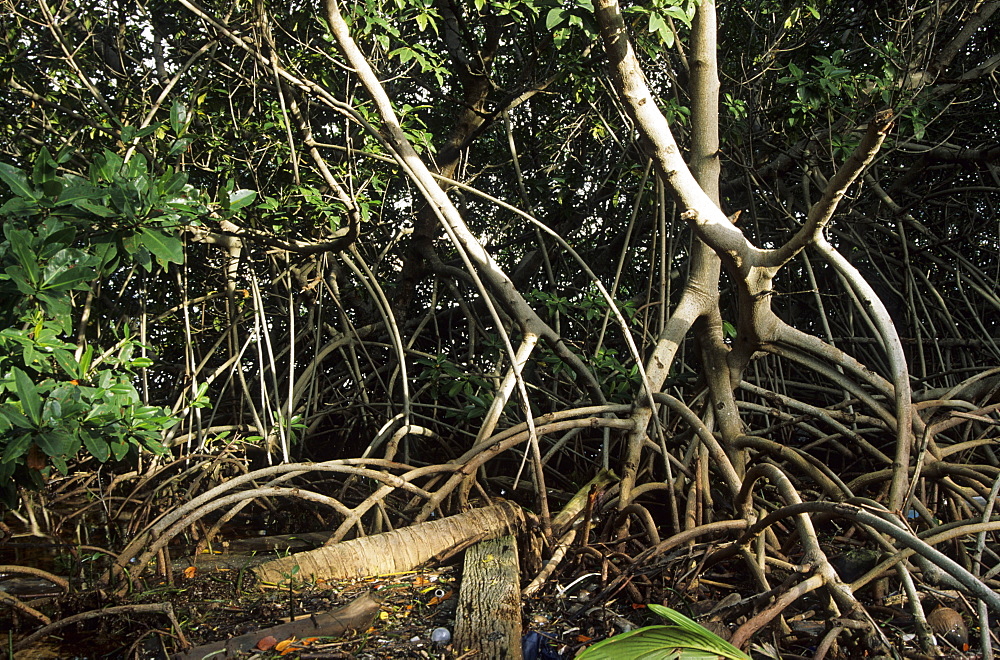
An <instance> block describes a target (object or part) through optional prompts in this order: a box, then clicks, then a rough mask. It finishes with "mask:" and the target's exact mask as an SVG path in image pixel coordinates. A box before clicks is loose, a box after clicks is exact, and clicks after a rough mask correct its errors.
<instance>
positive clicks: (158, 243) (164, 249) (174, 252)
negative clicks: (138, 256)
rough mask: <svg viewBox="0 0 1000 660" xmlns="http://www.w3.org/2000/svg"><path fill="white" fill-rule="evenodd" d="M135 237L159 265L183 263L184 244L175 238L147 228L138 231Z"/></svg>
mask: <svg viewBox="0 0 1000 660" xmlns="http://www.w3.org/2000/svg"><path fill="white" fill-rule="evenodd" d="M137 236H138V238H139V241H140V243H141V244H142V246H143V247H144V248H146V249H147V250H149V251H150V252H151V253H152V254H153V256H155V257H156V258H157V259H158V260H159V261H160V262H161V263H175V264H181V263H184V244H183V243H181V241H180V239H179V238H177V237H176V236H168V235H167V234H164V233H163V232H161V231H157V230H155V229H149V228H148V227H143V228H142V229H140V230H139V234H138V235H137Z"/></svg>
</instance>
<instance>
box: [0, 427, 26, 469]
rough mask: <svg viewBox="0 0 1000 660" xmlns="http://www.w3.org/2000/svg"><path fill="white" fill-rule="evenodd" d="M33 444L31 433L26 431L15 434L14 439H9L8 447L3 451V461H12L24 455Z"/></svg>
mask: <svg viewBox="0 0 1000 660" xmlns="http://www.w3.org/2000/svg"><path fill="white" fill-rule="evenodd" d="M30 446H31V435H30V434H28V433H24V434H21V435H18V436H15V437H14V439H13V440H8V441H7V447H6V449H4V452H3V459H2V460H3V462H4V463H10V462H11V461H14V460H16V459H18V458H20V457H21V456H24V454H26V453H27V452H28V448H29V447H30Z"/></svg>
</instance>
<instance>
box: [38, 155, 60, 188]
mask: <svg viewBox="0 0 1000 660" xmlns="http://www.w3.org/2000/svg"><path fill="white" fill-rule="evenodd" d="M57 167H58V165H56V161H55V160H53V159H52V154H50V153H49V149H48V147H42V150H41V151H39V152H38V155H37V156H36V157H35V167H34V168H33V169H32V172H31V179H32V181H33V182H34V184H35V185H36V186H41V185H42V184H44V183H47V182H49V181H53V180H55V178H56V168H57Z"/></svg>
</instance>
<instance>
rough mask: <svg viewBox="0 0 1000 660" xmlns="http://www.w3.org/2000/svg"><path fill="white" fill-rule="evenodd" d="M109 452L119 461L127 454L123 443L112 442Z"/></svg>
mask: <svg viewBox="0 0 1000 660" xmlns="http://www.w3.org/2000/svg"><path fill="white" fill-rule="evenodd" d="M111 452H112V453H113V454H114V455H115V460H116V461H120V460H122V459H123V458H125V455H126V454H128V445H127V444H126V443H124V442H121V441H118V442H112V443H111Z"/></svg>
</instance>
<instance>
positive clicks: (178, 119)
mask: <svg viewBox="0 0 1000 660" xmlns="http://www.w3.org/2000/svg"><path fill="white" fill-rule="evenodd" d="M187 123H188V109H187V107H186V106H185V105H184V104H183V103H182V102H181V101H180V99H176V100H174V104H173V105H172V106H170V128H171V129H172V130H173V132H174V133H176V134H177V137H180V136H181V135H183V134H184V130H185V129H186V128H187Z"/></svg>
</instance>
